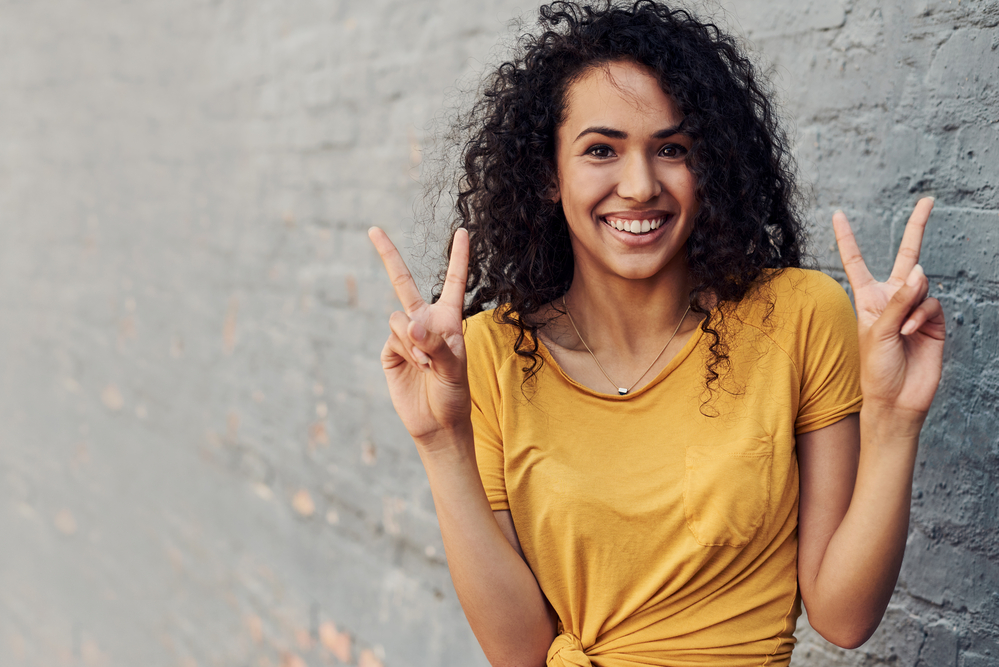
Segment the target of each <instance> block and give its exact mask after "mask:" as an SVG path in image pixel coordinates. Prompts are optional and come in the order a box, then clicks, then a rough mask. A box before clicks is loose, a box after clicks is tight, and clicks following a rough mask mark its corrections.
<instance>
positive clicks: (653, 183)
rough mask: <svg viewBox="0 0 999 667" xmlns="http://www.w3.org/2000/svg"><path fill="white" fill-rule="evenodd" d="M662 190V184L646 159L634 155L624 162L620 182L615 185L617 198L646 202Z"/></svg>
mask: <svg viewBox="0 0 999 667" xmlns="http://www.w3.org/2000/svg"><path fill="white" fill-rule="evenodd" d="M662 190H663V189H662V184H661V183H659V179H658V178H657V176H656V172H655V169H654V167H653V165H652V164H650V162H649V160H648V158H647V157H645V156H644V155H643V156H639V155H635V156H632V157H631V158H629V159H628V160H626V161H625V164H624V166H623V170H622V172H621V180H620V181H619V182H618V184H617V194H618V196H620V197H623V198H624V199H631V200H633V201H638V202H646V201H649V200H650V199H653V198H655V197H658V196H659V194H660V193H661V192H662Z"/></svg>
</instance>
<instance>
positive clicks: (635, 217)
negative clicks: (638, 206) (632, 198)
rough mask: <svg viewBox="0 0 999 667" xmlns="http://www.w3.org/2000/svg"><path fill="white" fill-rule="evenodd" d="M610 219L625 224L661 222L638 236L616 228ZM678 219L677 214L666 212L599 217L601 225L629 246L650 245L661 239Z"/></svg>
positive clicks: (638, 212)
mask: <svg viewBox="0 0 999 667" xmlns="http://www.w3.org/2000/svg"><path fill="white" fill-rule="evenodd" d="M608 218H611V219H615V220H621V221H624V222H625V224H627V223H628V221H631V222H632V223H634V222H636V221H644V220H648V221H656V220H658V221H659V226H658V227H655V228H654V229H650V230H649V231H646V232H642V233H639V234H636V233H634V232H630V231H624V230H622V229H618V228H617V227H615V226H614V225H613V224H611V222H610V221H609V220H608ZM675 218H676V214H675V213H668V212H666V211H627V212H622V213H608V214H607V215H601V216H598V219H599V220H600V222H601V224H602V225H604V226H606V227H607V228H608V229H609V230H610V232H611V233H612V234H613V235H614V236H615V238H617V239H619V240H621V241H624V242H626V243H627V244H628V245H640V244H643V243H648V242H651V241H654V240H655V239H657V238H659V237H660V236H661V235H662V234H663V233H665V230H666V229H667V228H668V227H670V226H671V225H670V223H671V222H672V221H673V220H674V219H675Z"/></svg>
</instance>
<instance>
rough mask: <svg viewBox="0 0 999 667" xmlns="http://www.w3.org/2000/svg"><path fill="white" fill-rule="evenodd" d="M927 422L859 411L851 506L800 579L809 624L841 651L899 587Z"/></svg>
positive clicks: (863, 632)
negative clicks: (809, 573)
mask: <svg viewBox="0 0 999 667" xmlns="http://www.w3.org/2000/svg"><path fill="white" fill-rule="evenodd" d="M921 424H922V419H921V418H919V417H918V416H917V415H912V414H905V413H901V414H900V413H898V412H897V411H896V412H891V411H882V410H878V409H876V408H868V407H867V406H865V408H864V409H863V411H862V412H861V414H860V442H861V446H860V457H859V462H858V467H857V478H856V484H855V486H854V490H853V494H852V497H851V499H850V505H849V509H848V510H847V512H846V515H845V516H844V517H843V520H842V522H841V523H840V525H839V527H838V528H837V529H836V531H835V532H834V533H833V535H832V537H831V538H830V539H829V542H828V545H827V547H826V549H825V553H824V555H823V558H822V562H821V564H820V566H819V568H818V570H817V573H816V575H815V577H814V579H813V580H812V581H810V582H806V581H802V582H801V587H802V596H803V598H805V605H806V609H807V610H808V616H809V622H810V623H811V624H812V625H813V627H815V629H816V630H818V631H819V632H820V633H821V634H822V635H823V636H825V637H826V638H827V639H829V640H830V641H832V642H833V643H836V644H838V645H840V646H848V647H855V646H857V645H859V644H861V643H863V642H864V641H866V640H867V639H868V638H869V637H870V635H871V634H872V633H873V632H874V630H875V629H876V628H877V626H878V624H879V623H880V621H881V618H882V616H883V615H884V611H885V608H886V607H887V606H888V601H889V599H890V598H891V594H892V591H893V590H894V587H895V583H896V581H897V579H898V573H899V569H900V568H901V565H902V556H903V554H904V552H905V542H906V537H907V534H908V527H909V506H910V501H911V496H912V475H913V468H914V465H915V459H916V450H917V446H918V442H919V428H920V426H921ZM806 591H807V596H806Z"/></svg>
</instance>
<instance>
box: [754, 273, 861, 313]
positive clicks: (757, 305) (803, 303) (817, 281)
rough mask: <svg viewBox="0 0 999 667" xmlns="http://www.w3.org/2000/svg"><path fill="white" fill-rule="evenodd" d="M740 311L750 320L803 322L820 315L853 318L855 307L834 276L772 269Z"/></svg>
mask: <svg viewBox="0 0 999 667" xmlns="http://www.w3.org/2000/svg"><path fill="white" fill-rule="evenodd" d="M768 274H769V275H767V276H765V277H764V279H763V280H762V281H761V282H760V284H759V285H758V286H757V287H755V288H754V289H753V290H751V292H750V293H749V294H747V296H746V298H745V299H743V302H742V303H740V305H739V310H740V311H742V312H741V314H742V315H743V316H744V319H745V320H746V321H749V322H753V321H761V320H769V319H771V318H774V319H775V320H776V321H777V322H789V321H790V322H794V321H798V322H802V321H807V320H811V319H812V318H815V317H818V318H820V319H822V318H825V317H829V318H833V319H840V318H843V317H846V318H848V319H852V317H853V306H852V305H851V304H850V297H849V296H847V294H846V291H845V290H844V289H843V287H842V286H841V285H840V284H839V283H838V282H837V281H836V280H835V279H833V278H832V277H830V276H828V275H826V274H825V273H822V272H821V271H815V270H812V269H797V268H788V269H781V270H779V271H769V272H768Z"/></svg>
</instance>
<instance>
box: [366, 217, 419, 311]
mask: <svg viewBox="0 0 999 667" xmlns="http://www.w3.org/2000/svg"><path fill="white" fill-rule="evenodd" d="M368 238H369V239H371V242H372V243H373V244H374V245H375V249H376V250H377V251H378V255H379V257H381V258H382V264H384V265H385V271H386V272H387V273H388V276H389V280H391V281H392V287H393V288H394V289H395V295H396V296H397V297H399V301H400V302H401V303H402V307H403V309H404V310H405V311H406V313H413V312H414V311H415V310H416V309H418V308H419V307H420V306H422V305H424V304H425V303H426V302H425V301H424V300H423V297H422V296H420V290H418V289H417V288H416V282H415V281H414V280H413V274H411V273H410V272H409V268H407V267H406V262H405V261H403V259H402V255H401V254H399V251H398V250H397V249H396V247H395V244H393V243H392V241H391V240H390V239H389V237H388V234H386V233H385V232H384V231H383V230H381V229H379V228H378V227H372V228H371V229H369V230H368Z"/></svg>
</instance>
